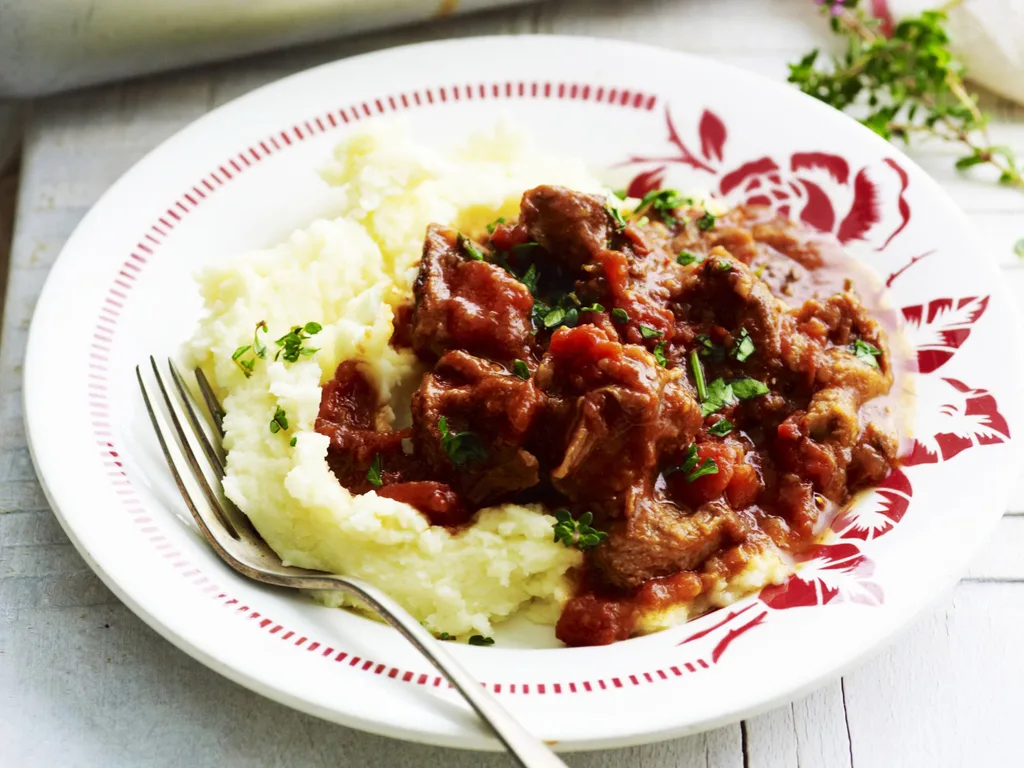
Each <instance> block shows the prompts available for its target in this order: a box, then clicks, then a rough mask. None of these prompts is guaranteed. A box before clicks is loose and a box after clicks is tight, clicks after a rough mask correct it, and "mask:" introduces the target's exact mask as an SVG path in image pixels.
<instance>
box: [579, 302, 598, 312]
mask: <svg viewBox="0 0 1024 768" xmlns="http://www.w3.org/2000/svg"><path fill="white" fill-rule="evenodd" d="M579 311H580V312H604V307H603V306H601V305H600V304H591V305H590V306H589V307H580V310H579Z"/></svg>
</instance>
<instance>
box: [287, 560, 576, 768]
mask: <svg viewBox="0 0 1024 768" xmlns="http://www.w3.org/2000/svg"><path fill="white" fill-rule="evenodd" d="M309 581H315V582H323V584H322V586H321V585H320V584H317V585H316V586H311V587H307V588H309V589H336V590H339V589H340V590H342V591H344V592H348V593H349V594H350V595H353V596H355V597H357V598H359V599H360V600H361V601H363V602H364V603H366V604H367V605H368V606H369V607H370V608H372V609H373V611H374V613H376V614H377V615H379V616H380V617H381V618H382V619H384V620H385V621H386V622H387V623H388V624H390V625H391V626H392V627H394V628H395V629H397V630H398V631H399V632H401V633H402V635H403V636H404V637H405V639H406V640H408V641H409V642H410V643H412V644H413V645H414V646H416V648H417V650H419V652H420V653H422V654H423V655H424V656H425V657H426V658H427V659H428V660H429V661H430V663H431V664H433V665H434V666H435V667H436V668H437V670H438V672H440V673H441V674H442V675H443V676H444V677H445V678H446V679H447V680H448V682H449V683H451V684H452V685H453V686H454V687H455V689H456V690H457V691H458V692H459V693H461V694H462V697H463V698H464V699H465V700H466V701H467V702H469V705H470V706H471V707H472V708H473V709H474V710H475V711H476V713H477V714H478V715H479V716H480V718H481V719H482V720H483V721H484V722H485V723H487V725H489V726H490V727H491V730H493V731H494V733H495V735H497V737H498V738H499V739H500V740H501V742H502V743H503V744H504V745H505V746H506V747H507V748H508V751H509V752H510V753H511V754H512V755H513V757H515V759H516V760H517V761H518V762H519V764H520V765H522V766H525V768H566V765H565V763H563V762H562V761H561V760H560V759H559V758H558V756H557V755H555V753H554V752H552V751H551V749H550V748H549V747H548V746H547V745H546V744H544V742H542V741H541V740H540V739H538V738H537V737H536V736H533V735H532V734H530V733H528V732H527V731H526V729H525V728H523V726H521V725H520V724H519V722H518V721H517V720H516V719H515V718H514V717H512V715H510V714H509V713H508V711H507V710H506V709H505V708H504V707H503V706H501V704H499V703H498V700H497V699H496V698H494V696H492V695H491V694H490V693H489V692H488V691H487V689H486V688H485V687H484V686H483V685H482V684H481V683H480V681H479V680H477V679H476V678H474V677H473V676H472V675H471V674H470V673H469V672H467V671H466V669H465V667H463V666H462V665H461V664H459V662H457V661H456V660H455V658H454V657H453V656H452V655H451V654H450V653H448V651H446V650H445V649H444V647H443V644H442V643H441V642H440V641H438V640H437V639H436V638H435V637H434V636H433V635H432V634H430V632H428V631H427V630H426V629H425V628H424V627H423V625H421V624H420V623H419V622H418V621H416V620H415V619H414V618H413V617H412V616H411V615H410V614H409V613H408V612H407V611H406V610H405V609H404V608H402V607H401V606H400V605H398V604H397V603H396V602H395V601H394V599H393V598H391V597H388V595H387V594H385V593H384V592H382V591H380V590H378V589H377V588H376V587H374V586H372V585H370V584H367V583H365V582H363V581H360V580H358V579H349V578H346V577H342V576H324V577H313V578H311V579H309Z"/></svg>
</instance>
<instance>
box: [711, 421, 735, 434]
mask: <svg viewBox="0 0 1024 768" xmlns="http://www.w3.org/2000/svg"><path fill="white" fill-rule="evenodd" d="M732 430H733V423H732V422H731V421H729V420H728V419H719V420H718V421H716V422H715V423H714V424H712V425H711V426H710V427H709V428H708V434H709V435H714V436H715V437H725V436H726V435H728V434H729V433H730V432H732Z"/></svg>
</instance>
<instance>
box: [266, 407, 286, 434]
mask: <svg viewBox="0 0 1024 768" xmlns="http://www.w3.org/2000/svg"><path fill="white" fill-rule="evenodd" d="M282 429H288V414H286V413H285V412H284V408H282V407H281V406H280V405H279V406H277V409H276V410H275V411H274V418H272V419H271V420H270V431H271V432H272V433H273V434H275V435H276V434H277V433H278V432H280V431H281V430H282Z"/></svg>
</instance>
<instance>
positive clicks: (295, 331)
mask: <svg viewBox="0 0 1024 768" xmlns="http://www.w3.org/2000/svg"><path fill="white" fill-rule="evenodd" d="M322 330H323V328H321V326H320V323H314V322H309V323H306V324H305V325H293V326H292V328H291V330H290V331H288V333H286V334H285V335H284V336H282V337H281V338H280V339H278V340H277V341H275V342H274V343H275V344H276V345H277V346H278V347H279V349H278V350H277V354H276V355H274V359H275V360H277V359H278V358H280V359H283V360H284V361H285V362H288V363H294V362H296V361H297V360H298V359H299V358H300V357H309V356H310V355H315V354H316V353H317V352H319V351H320V350H319V349H317V348H312V347H303V344H305V343H306V341H308V340H309V338H310V337H311V336H314V335H316V334H318V333H320V331H322Z"/></svg>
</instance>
